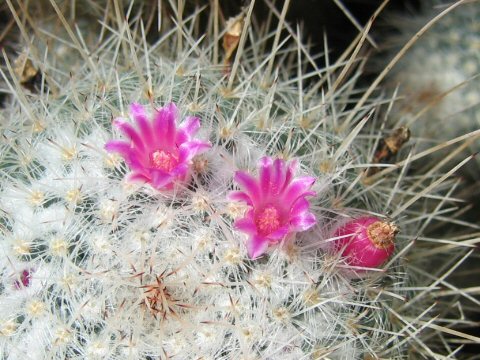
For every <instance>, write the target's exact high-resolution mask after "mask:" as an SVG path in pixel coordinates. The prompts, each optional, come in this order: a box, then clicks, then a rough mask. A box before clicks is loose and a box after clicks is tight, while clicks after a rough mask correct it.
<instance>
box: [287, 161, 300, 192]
mask: <svg viewBox="0 0 480 360" xmlns="http://www.w3.org/2000/svg"><path fill="white" fill-rule="evenodd" d="M297 167H298V161H297V160H296V159H294V160H292V161H290V163H289V164H288V167H287V175H286V176H285V184H284V186H287V185H288V184H290V182H291V181H292V178H293V174H295V171H297Z"/></svg>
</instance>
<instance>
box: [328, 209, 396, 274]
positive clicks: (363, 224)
mask: <svg viewBox="0 0 480 360" xmlns="http://www.w3.org/2000/svg"><path fill="white" fill-rule="evenodd" d="M397 232H398V228H397V227H396V226H395V225H394V224H391V223H387V222H384V221H382V220H380V219H378V218H376V217H374V216H364V217H360V218H358V219H354V220H351V221H349V222H348V223H346V224H345V225H343V226H341V227H340V228H338V229H337V230H336V231H335V235H334V236H335V237H342V238H341V239H338V240H337V241H336V242H335V249H336V250H338V251H342V255H343V256H345V257H346V260H347V262H348V263H349V264H350V265H352V266H359V267H366V268H376V267H377V266H379V265H381V264H383V263H384V262H385V261H386V260H387V259H388V258H389V257H390V256H391V255H392V253H393V251H394V249H395V244H394V240H395V235H396V234H397Z"/></svg>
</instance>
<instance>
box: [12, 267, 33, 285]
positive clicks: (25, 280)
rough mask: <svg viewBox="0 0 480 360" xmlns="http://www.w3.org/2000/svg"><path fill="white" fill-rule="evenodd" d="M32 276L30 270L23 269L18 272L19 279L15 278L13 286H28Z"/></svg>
mask: <svg viewBox="0 0 480 360" xmlns="http://www.w3.org/2000/svg"><path fill="white" fill-rule="evenodd" d="M31 278H32V270H31V269H25V270H23V271H22V272H21V273H20V279H19V280H15V282H14V286H15V289H21V288H24V287H28V286H29V285H30V280H31Z"/></svg>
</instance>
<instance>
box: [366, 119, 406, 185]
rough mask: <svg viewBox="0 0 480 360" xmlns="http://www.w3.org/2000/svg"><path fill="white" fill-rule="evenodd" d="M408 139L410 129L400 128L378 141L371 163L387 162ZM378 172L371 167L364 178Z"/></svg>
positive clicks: (377, 169)
mask: <svg viewBox="0 0 480 360" xmlns="http://www.w3.org/2000/svg"><path fill="white" fill-rule="evenodd" d="M409 139H410V129H409V128H407V127H406V126H401V127H399V128H397V129H395V130H394V131H393V132H392V134H391V135H389V136H386V137H384V138H383V139H380V141H379V143H378V146H377V149H376V151H375V154H374V155H373V159H372V163H373V164H380V163H384V162H389V161H390V160H391V159H392V157H393V156H395V155H396V154H397V153H398V151H399V150H400V149H401V148H402V146H403V144H405V143H406V142H407V141H408V140H409ZM378 171H379V168H378V167H371V168H369V169H368V170H367V171H366V172H365V176H367V177H368V176H372V175H373V174H376V173H377V172H378Z"/></svg>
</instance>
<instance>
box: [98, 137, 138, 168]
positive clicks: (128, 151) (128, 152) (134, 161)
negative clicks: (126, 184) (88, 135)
mask: <svg viewBox="0 0 480 360" xmlns="http://www.w3.org/2000/svg"><path fill="white" fill-rule="evenodd" d="M105 150H107V151H108V152H116V153H119V154H120V155H121V156H122V157H123V158H124V160H125V162H126V163H127V165H128V166H129V167H131V168H132V169H134V170H139V169H143V168H145V165H144V159H143V154H142V153H139V152H138V151H137V150H136V149H135V148H132V146H131V145H130V144H128V143H126V142H124V141H120V140H111V141H109V142H107V143H106V144H105Z"/></svg>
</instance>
